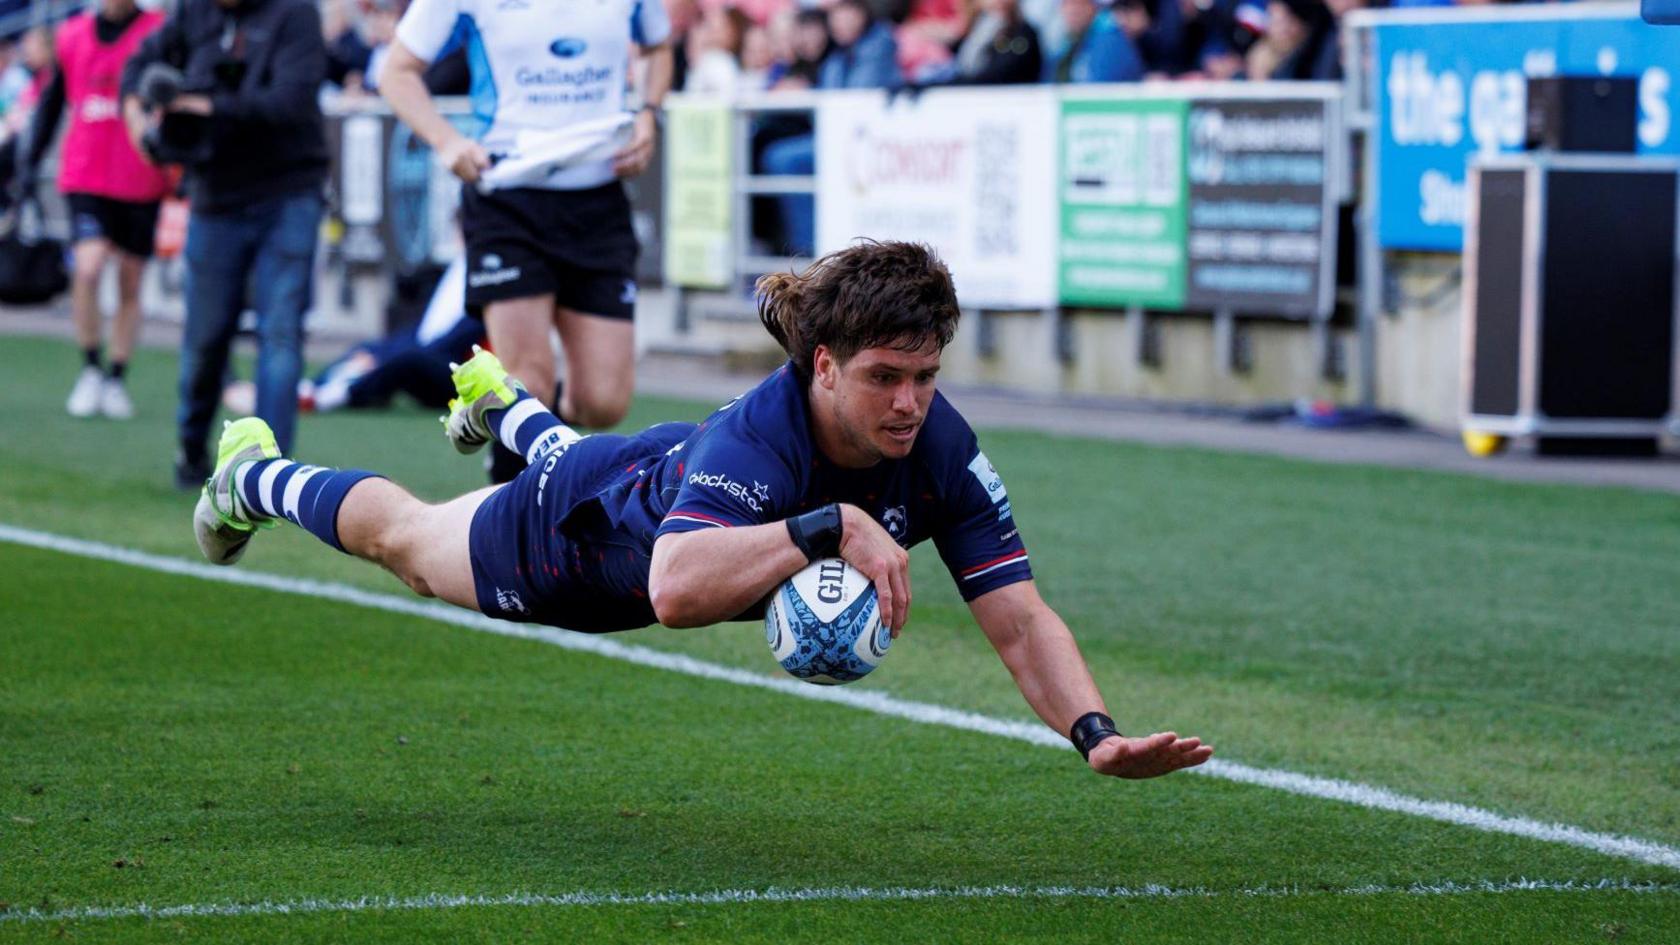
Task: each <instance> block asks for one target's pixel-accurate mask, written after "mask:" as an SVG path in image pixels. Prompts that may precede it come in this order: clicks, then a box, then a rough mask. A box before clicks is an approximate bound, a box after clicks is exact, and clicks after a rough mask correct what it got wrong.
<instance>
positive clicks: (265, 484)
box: [234, 459, 382, 551]
mask: <svg viewBox="0 0 1680 945" xmlns="http://www.w3.org/2000/svg"><path fill="white" fill-rule="evenodd" d="M378 478H382V477H380V476H379V475H378V474H377V473H371V472H367V471H366V470H362V469H342V470H341V469H328V468H327V467H325V466H304V465H300V464H298V463H294V462H292V461H291V460H289V459H264V460H258V461H257V462H254V463H246V464H245V465H243V466H241V467H239V471H238V472H237V473H235V474H234V490H235V491H236V492H238V494H239V500H240V501H241V502H243V503H245V506H246V508H249V509H252V510H254V511H256V512H258V513H260V514H263V515H267V516H270V517H272V518H283V519H285V520H286V521H288V522H291V523H292V524H293V525H297V526H300V527H302V528H303V529H305V530H306V531H308V532H309V533H310V534H312V535H314V536H315V537H316V538H319V539H321V540H322V541H324V542H326V543H327V544H329V545H331V546H332V547H334V548H337V549H338V550H339V551H343V550H344V546H343V545H341V544H339V541H338V509H339V506H341V505H343V504H344V497H345V496H346V495H348V494H349V493H350V488H351V487H352V486H354V485H355V484H356V483H358V482H361V481H362V480H364V479H378Z"/></svg>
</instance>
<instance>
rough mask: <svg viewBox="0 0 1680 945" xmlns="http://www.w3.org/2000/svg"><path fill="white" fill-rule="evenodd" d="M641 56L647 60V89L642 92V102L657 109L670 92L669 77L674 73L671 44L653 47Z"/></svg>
mask: <svg viewBox="0 0 1680 945" xmlns="http://www.w3.org/2000/svg"><path fill="white" fill-rule="evenodd" d="M643 55H644V56H645V57H646V58H647V88H645V89H643V90H642V102H643V103H644V104H647V105H651V106H653V107H655V108H658V107H660V106H661V105H663V104H664V102H665V96H666V95H667V94H668V93H669V92H670V91H671V77H672V75H673V74H674V73H675V71H676V67H675V60H674V57H673V56H672V54H671V44H670V43H664V44H662V45H659V46H655V47H653V48H652V49H649V50H648V51H647V52H646V53H644V54H643Z"/></svg>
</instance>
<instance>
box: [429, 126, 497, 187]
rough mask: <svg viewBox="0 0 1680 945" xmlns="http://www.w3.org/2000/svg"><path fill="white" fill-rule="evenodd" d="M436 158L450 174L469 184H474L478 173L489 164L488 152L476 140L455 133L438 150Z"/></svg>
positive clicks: (476, 181)
mask: <svg viewBox="0 0 1680 945" xmlns="http://www.w3.org/2000/svg"><path fill="white" fill-rule="evenodd" d="M438 160H440V161H442V162H443V166H444V167H447V168H449V172H450V173H451V174H454V175H455V176H456V177H459V178H461V179H462V180H464V181H466V182H467V183H469V184H476V183H478V176H479V174H481V173H482V172H483V171H484V170H485V169H487V168H488V167H489V166H490V152H488V151H486V150H484V145H482V144H479V143H478V142H477V141H474V140H473V139H471V138H469V137H467V136H465V135H457V136H456V137H455V138H454V139H452V140H451V141H450V142H449V143H448V144H446V145H444V146H443V149H442V150H441V151H439V152H438Z"/></svg>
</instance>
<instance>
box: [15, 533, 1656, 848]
mask: <svg viewBox="0 0 1680 945" xmlns="http://www.w3.org/2000/svg"><path fill="white" fill-rule="evenodd" d="M0 541H9V542H13V543H16V544H20V545H27V546H29V547H33V548H41V549H45V550H49V551H57V552H62V553H64V554H72V555H79V556H82V557H87V558H96V559H99V560H103V561H112V562H116V563H119V564H127V565H132V566H134V567H139V568H147V569H150V570H153V571H161V572H164V573H167V574H178V575H184V576H187V577H196V578H202V579H204V580H210V581H221V582H224V583H227V584H237V585H240V586H243V587H256V588H262V589H264V590H271V591H278V592H281V593H285V594H302V595H306V596H310V597H315V598H319V599H322V600H332V601H338V602H341V603H346V604H355V605H358V606H362V607H369V608H372V609H375V610H383V611H387V612H389V613H398V614H409V615H412V616H415V617H421V618H424V619H427V620H437V621H441V622H443V623H448V624H453V625H455V626H458V627H465V628H467V629H470V630H479V631H483V632H486V633H495V634H500V635H502V636H509V637H517V638H520V639H525V640H539V641H541V642H544V643H549V644H552V645H554V646H559V647H563V648H565V649H568V650H577V651H581V652H584V653H591V654H594V655H597V656H604V657H607V658H609V659H615V660H622V661H624V662H627V663H634V664H636V665H638V666H648V667H652V668H655V669H664V670H670V671H672V672H677V673H683V674H685V675H689V676H698V677H700V678H703V679H715V680H719V681H722V682H729V683H734V684H736V685H739V686H753V687H756V688H759V689H769V690H773V691H775V692H779V693H782V694H784V695H789V696H797V697H798V698H801V699H809V700H812V701H816V702H832V703H838V704H840V705H845V706H850V707H852V708H854V709H863V710H865V711H868V712H875V713H878V714H880V715H888V716H892V717H894V718H900V719H908V720H909V721H912V722H922V723H925V724H928V725H942V726H945V727H947V728H956V729H963V730H966V731H971V732H980V733H983V734H986V735H996V736H999V737H1002V738H1010V739H1014V740H1016V741H1022V742H1029V743H1031V744H1034V745H1043V746H1046V747H1050V748H1056V749H1061V750H1068V743H1067V740H1066V739H1064V738H1062V737H1061V736H1060V735H1057V734H1056V733H1055V732H1052V731H1050V730H1049V729H1048V728H1045V727H1044V726H1043V725H1041V724H1039V723H1036V722H1031V723H1029V722H1016V721H1010V720H1008V719H999V718H993V717H991V716H986V715H979V714H977V713H974V712H964V711H962V710H960V709H951V708H947V707H945V706H939V705H932V704H929V703H926V702H912V701H910V700H908V699H899V698H897V697H894V696H889V695H886V694H884V693H880V692H873V691H869V690H864V689H846V688H841V687H838V686H813V685H811V684H809V683H804V682H800V681H798V680H796V679H793V678H792V677H789V676H765V675H761V674H759V673H754V672H748V671H746V670H742V669H735V668H732V667H729V666H720V665H718V664H716V663H707V662H704V661H701V660H697V659H693V658H692V657H688V656H682V655H679V654H675V653H665V652H662V651H660V650H654V649H649V648H648V647H643V646H634V645H630V644H625V643H619V642H616V641H614V640H610V639H606V638H604V637H599V636H591V635H589V634H583V633H574V632H572V631H570V630H557V629H554V628H551V627H544V626H534V625H531V624H516V623H507V622H506V621H502V620H493V619H491V618H489V617H485V616H483V615H482V614H475V613H472V612H470V611H465V610H461V609H459V608H456V607H451V606H449V605H447V604H440V603H435V602H429V601H425V600H421V599H417V598H411V597H395V596H392V595H389V594H376V593H373V592H371V591H364V590H359V589H357V588H354V587H349V586H346V585H343V584H329V583H326V582H322V581H311V580H305V579H302V578H291V577H283V576H280V575H274V574H263V573H261V572H257V571H241V570H235V569H233V568H223V567H214V566H212V565H208V564H199V563H196V562H190V561H182V560H180V559H178V558H168V557H164V556H162V555H154V554H147V553H146V552H141V551H133V550H130V549H127V548H119V547H116V546H113V545H106V544H101V543H99V542H91V541H83V540H81V539H77V538H66V537H63V536H60V535H53V534H49V533H47V532H38V531H34V530H32V529H26V528H16V527H14V526H10V525H6V524H4V523H0ZM1190 770H1191V771H1192V772H1193V773H1196V774H1202V775H1207V776H1209V777H1215V778H1222V779H1224V780H1227V781H1236V782H1240V783H1243V784H1254V785H1259V786H1262V787H1269V788H1273V789H1276V790H1279V791H1286V792H1288V793H1290V794H1300V795H1305V796H1307V797H1318V798H1324V799H1327V800H1334V801H1343V802H1345V803H1348V804H1356V805H1358V806H1360V807H1368V808H1373V809H1376V810H1386V811H1393V812H1395V813H1401V814H1410V815H1412V816H1414V817H1424V818H1427V819H1429V820H1436V821H1441V822H1443V823H1449V824H1457V825H1460V826H1464V827H1471V828H1473V829H1476V830H1482V831H1487V832H1489V833H1501V834H1509V835H1511V836H1517V837H1526V838H1529V839H1532V840H1544V841H1547V842H1551V843H1561V844H1565V845H1567V846H1572V847H1578V848H1580V849H1583V850H1591V851H1593V852H1596V853H1603V854H1606V855H1608V856H1615V857H1622V858H1625V859H1630V860H1636V861H1638V862H1641V863H1649V864H1652V865H1654V866H1665V867H1668V868H1670V869H1676V870H1680V849H1676V848H1674V847H1671V846H1667V845H1665V844H1662V843H1658V842H1656V841H1654V840H1644V839H1641V838H1639V837H1629V836H1622V835H1617V834H1607V833H1598V832H1595V831H1591V830H1586V829H1583V828H1581V827H1575V826H1571V825H1568V824H1549V823H1544V822H1542V821H1538V820H1529V819H1527V818H1524V817H1512V816H1507V815H1505V814H1500V813H1496V812H1494V811H1489V810H1483V809H1482V808H1479V807H1470V806H1468V805H1465V804H1454V803H1449V802H1446V801H1428V800H1423V799H1422V798H1416V797H1409V796H1407V795H1404V794H1399V793H1396V792H1394V791H1390V790H1388V789H1387V788H1383V787H1377V786H1374V785H1369V784H1360V783H1358V782H1356V781H1344V780H1340V779H1337V778H1321V777H1316V776H1313V775H1306V774H1297V773H1295V772H1292V771H1281V770H1278V769H1275V768H1256V767H1252V766H1250V765H1245V764H1240V763H1238V762H1234V761H1224V760H1213V761H1209V762H1208V763H1206V764H1204V765H1202V766H1201V767H1198V768H1192V769H1190Z"/></svg>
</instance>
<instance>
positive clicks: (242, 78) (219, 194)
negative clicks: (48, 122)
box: [122, 0, 327, 489]
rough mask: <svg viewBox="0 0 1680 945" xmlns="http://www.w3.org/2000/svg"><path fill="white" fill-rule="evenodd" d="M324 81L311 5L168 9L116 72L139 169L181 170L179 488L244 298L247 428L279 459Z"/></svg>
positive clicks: (315, 207)
mask: <svg viewBox="0 0 1680 945" xmlns="http://www.w3.org/2000/svg"><path fill="white" fill-rule="evenodd" d="M325 76H326V46H325V43H324V42H323V40H322V38H321V14H320V10H319V8H318V4H317V3H316V2H315V0H182V2H181V3H180V5H179V6H178V7H177V8H176V10H175V13H174V14H173V15H171V16H170V17H169V19H168V20H166V21H165V22H164V24H163V26H162V27H161V28H160V29H159V30H158V31H157V32H155V33H153V34H152V35H151V36H149V37H147V38H146V41H145V42H144V43H143V44H141V46H140V48H139V50H138V51H136V52H135V54H134V56H133V58H131V59H130V60H129V62H128V65H127V67H126V68H125V69H124V70H123V82H122V91H123V117H124V119H125V120H126V121H127V123H128V128H129V134H130V135H131V136H132V137H133V138H134V139H135V141H136V143H137V144H138V145H140V147H141V149H142V151H143V152H144V153H146V154H147V155H148V156H149V157H150V158H151V159H152V160H153V161H156V162H159V163H164V162H168V163H181V164H183V165H185V166H186V170H187V188H188V196H189V198H190V199H191V202H192V217H191V220H190V222H189V223H188V226H187V246H186V252H185V259H186V263H187V278H186V307H187V323H186V331H185V335H184V337H183V338H182V342H181V377H180V397H181V404H180V408H179V411H178V413H177V417H176V423H177V427H178V430H177V432H178V436H179V439H180V443H179V446H180V452H179V453H178V454H177V455H176V460H175V484H176V486H177V487H179V488H182V489H197V488H199V487H200V486H202V485H203V483H204V479H205V478H206V477H208V476H209V473H210V465H209V456H208V453H207V449H206V447H207V442H208V438H209V433H210V425H211V421H212V420H213V419H214V418H215V413H216V406H217V404H218V402H219V400H220V395H221V388H222V381H223V379H224V374H225V372H226V369H227V360H228V350H229V347H230V346H231V344H232V341H233V335H234V330H235V329H236V328H237V327H238V322H239V315H240V312H241V311H243V310H244V308H245V301H246V286H247V284H249V286H250V290H251V299H250V302H251V307H252V308H254V309H255V310H256V312H257V332H258V354H257V416H259V417H262V418H263V419H264V420H266V421H267V422H268V424H269V426H271V427H273V428H274V433H275V437H276V439H277V440H278V441H279V443H280V444H281V448H282V449H289V448H290V444H291V442H292V436H293V432H294V430H295V428H296V425H297V383H298V377H299V375H300V374H301V372H302V354H301V349H302V346H303V316H304V312H305V311H306V310H307V309H308V308H309V306H310V303H311V297H312V292H313V280H314V257H315V240H316V233H317V231H318V230H319V228H320V225H321V212H322V197H321V192H322V188H323V186H324V185H325V182H326V174H327V148H326V138H325V134H324V131H323V126H322V120H321V109H320V106H319V104H318V103H317V99H316V93H317V90H318V89H319V88H320V86H321V82H322V80H323V79H324V78H325Z"/></svg>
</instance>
